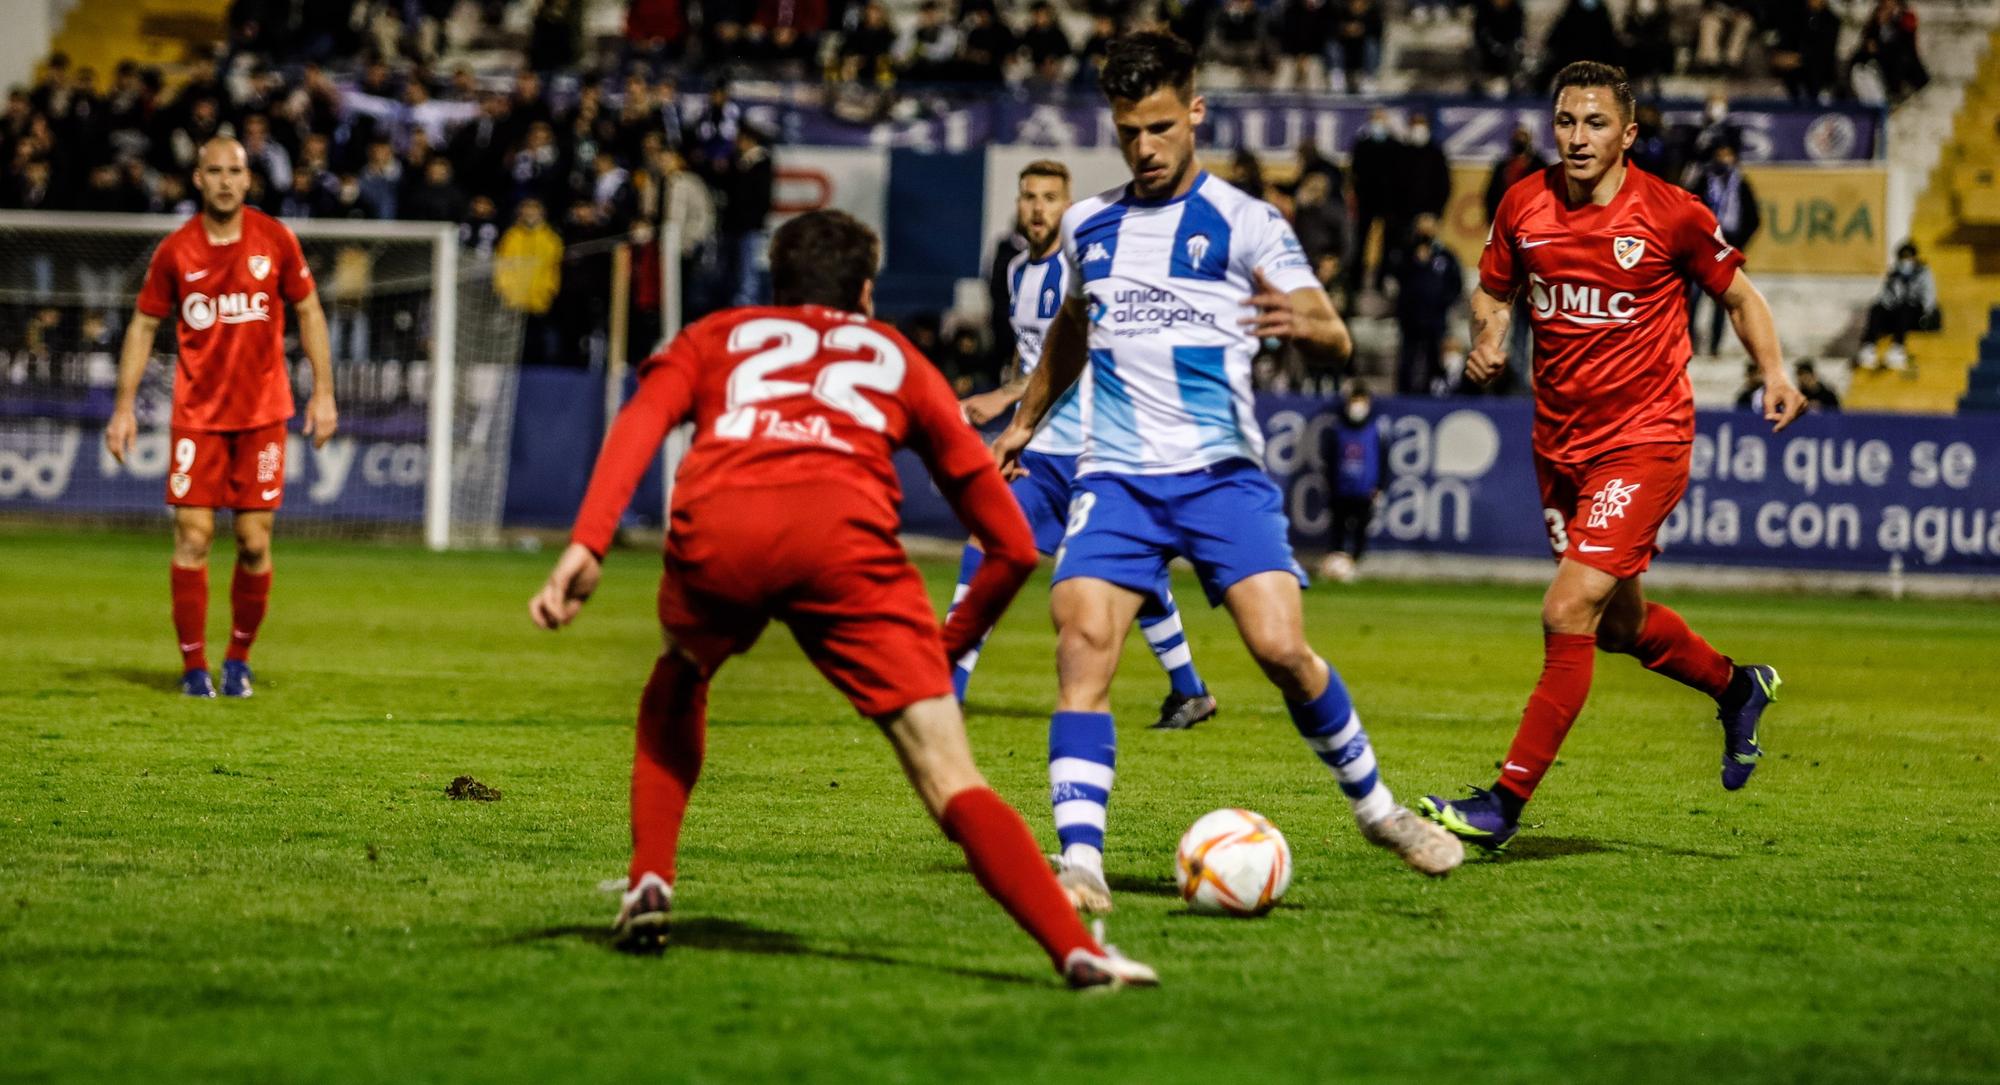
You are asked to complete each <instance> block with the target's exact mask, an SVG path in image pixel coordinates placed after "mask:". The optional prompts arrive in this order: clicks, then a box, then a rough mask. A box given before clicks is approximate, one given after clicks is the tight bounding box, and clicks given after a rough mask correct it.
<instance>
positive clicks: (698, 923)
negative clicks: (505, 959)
mask: <svg viewBox="0 0 2000 1085" xmlns="http://www.w3.org/2000/svg"><path fill="white" fill-rule="evenodd" d="M572 938H573V939H576V940H578V941H582V942H588V943H590V944H591V945H596V946H603V947H605V948H607V949H610V948H614V947H613V945H612V935H611V929H610V928H609V927H607V926H602V925H598V924H587V925H583V924H578V925H571V926H564V927H545V928H543V929H541V930H537V931H526V932H523V933H521V934H517V935H514V936H513V937H511V938H505V939H502V940H501V941H502V944H504V945H528V944H532V943H535V942H543V941H562V940H567V939H572ZM688 950H696V951H703V950H707V951H720V952H724V953H750V954H755V955H757V956H768V957H819V958H821V959H823V960H829V961H846V962H849V963H852V964H877V965H890V966H893V967H896V968H915V969H921V970H923V971H927V972H938V973H942V974H944V975H948V976H958V977H961V978H964V979H975V980H983V981H985V982H987V983H1005V984H1011V985H1014V986H1026V987H1044V986H1047V982H1046V981H1045V980H1042V979H1038V978H1034V977H1031V976H1028V975H1022V974H1017V973H1013V972H993V971H988V970H985V969H978V968H953V967H950V966H944V965H935V964H930V963H927V962H924V961H911V960H904V959H901V958H898V957H891V956H888V955H887V954H882V953H865V952H862V951H859V950H846V949H824V948H820V947H816V946H812V945H808V944H807V943H806V942H805V940H804V939H802V938H800V937H799V936H798V935H796V934H793V933H792V932H791V931H782V930H775V929H772V928H770V927H759V926H757V925H756V924H754V923H745V922H743V921H741V920H736V919H725V918H723V917H720V916H695V917H692V918H689V919H681V920H676V921H675V922H674V925H673V933H672V935H671V937H670V938H669V939H668V951H669V952H685V951H688Z"/></svg>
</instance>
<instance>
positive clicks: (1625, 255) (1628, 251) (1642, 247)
mask: <svg viewBox="0 0 2000 1085" xmlns="http://www.w3.org/2000/svg"><path fill="white" fill-rule="evenodd" d="M1611 255H1613V256H1615V257H1617V258H1618V266H1619V267H1622V268H1624V269H1625V270H1626V271H1630V270H1632V269H1633V268H1634V267H1636V266H1638V264H1639V258H1640V257H1642V256H1644V255H1646V239H1645V238H1641V237H1614V238H1612V239H1611ZM260 277H261V276H260Z"/></svg>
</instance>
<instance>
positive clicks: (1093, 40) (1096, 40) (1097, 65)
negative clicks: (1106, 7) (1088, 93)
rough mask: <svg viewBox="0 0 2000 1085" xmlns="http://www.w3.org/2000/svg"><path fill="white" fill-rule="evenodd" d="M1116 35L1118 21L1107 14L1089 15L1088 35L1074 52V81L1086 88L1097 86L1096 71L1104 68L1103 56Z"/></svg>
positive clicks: (1080, 86)
mask: <svg viewBox="0 0 2000 1085" xmlns="http://www.w3.org/2000/svg"><path fill="white" fill-rule="evenodd" d="M1117 36H1118V21H1117V20H1116V19H1114V18H1112V17H1111V16H1109V15H1104V14H1098V15H1094V16H1092V17H1091V22H1090V37H1088V38H1085V39H1084V41H1083V48H1082V49H1080V50H1078V51H1077V54H1076V77H1075V78H1076V83H1077V86H1078V87H1079V88H1081V89H1085V90H1088V89H1090V88H1092V87H1095V86H1097V73H1098V72H1101V71H1103V70H1104V56H1105V54H1106V53H1107V52H1109V51H1110V49H1111V41H1112V39H1113V38H1116V37H1117Z"/></svg>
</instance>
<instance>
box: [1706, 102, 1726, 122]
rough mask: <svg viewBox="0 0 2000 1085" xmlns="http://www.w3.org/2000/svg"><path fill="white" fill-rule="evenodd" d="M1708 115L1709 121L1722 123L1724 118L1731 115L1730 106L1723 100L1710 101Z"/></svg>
mask: <svg viewBox="0 0 2000 1085" xmlns="http://www.w3.org/2000/svg"><path fill="white" fill-rule="evenodd" d="M1706 115H1707V117H1708V123H1710V124H1721V123H1722V120H1723V118H1725V117H1727V116H1729V106H1728V105H1727V104H1725V103H1722V102H1710V103H1708V113H1707V114H1706Z"/></svg>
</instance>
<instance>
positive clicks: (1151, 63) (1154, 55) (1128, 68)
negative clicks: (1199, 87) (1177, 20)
mask: <svg viewBox="0 0 2000 1085" xmlns="http://www.w3.org/2000/svg"><path fill="white" fill-rule="evenodd" d="M1097 85H1098V86H1099V87H1102V88H1103V90H1104V97H1105V98H1107V99H1113V100H1116V99H1123V100H1125V101H1128V102H1136V101H1138V100H1139V99H1141V98H1144V97H1146V96H1147V95H1149V94H1151V93H1153V92H1154V91H1156V90H1159V89H1160V88H1161V87H1171V88H1173V90H1174V93H1176V94H1178V95H1180V97H1181V98H1182V99H1183V100H1186V99H1188V98H1190V97H1192V96H1193V95H1194V48H1193V47H1192V46H1190V45H1188V43H1187V42H1184V41H1182V40H1181V39H1179V38H1177V37H1175V36H1174V35H1172V34H1169V33H1167V32H1165V31H1162V30H1142V31H1139V32H1138V33H1136V34H1126V35H1124V36H1122V37H1118V38H1113V39H1112V40H1111V44H1110V46H1109V47H1107V48H1106V49H1105V51H1104V71H1103V73H1102V74H1100V75H1099V76H1098V77H1097Z"/></svg>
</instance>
